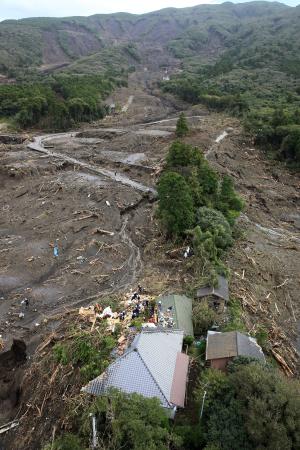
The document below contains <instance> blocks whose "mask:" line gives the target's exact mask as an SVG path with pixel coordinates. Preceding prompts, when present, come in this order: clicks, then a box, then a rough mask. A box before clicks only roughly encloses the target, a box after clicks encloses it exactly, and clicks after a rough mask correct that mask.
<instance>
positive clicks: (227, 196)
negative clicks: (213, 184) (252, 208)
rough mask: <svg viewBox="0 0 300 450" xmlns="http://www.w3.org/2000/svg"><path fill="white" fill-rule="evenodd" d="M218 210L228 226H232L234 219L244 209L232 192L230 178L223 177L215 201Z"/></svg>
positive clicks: (232, 187)
mask: <svg viewBox="0 0 300 450" xmlns="http://www.w3.org/2000/svg"><path fill="white" fill-rule="evenodd" d="M217 207H218V210H219V211H221V212H222V213H223V214H224V216H225V217H226V219H227V220H228V222H229V223H230V225H234V221H235V219H236V218H237V217H238V216H239V214H240V212H241V211H242V210H243V208H244V202H243V200H242V199H241V198H240V197H239V195H237V193H236V192H235V190H234V185H233V181H232V178H230V177H229V176H227V175H225V176H224V178H223V180H222V183H221V188H220V192H219V195H218V200H217Z"/></svg>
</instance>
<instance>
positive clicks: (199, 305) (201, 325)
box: [193, 300, 217, 335]
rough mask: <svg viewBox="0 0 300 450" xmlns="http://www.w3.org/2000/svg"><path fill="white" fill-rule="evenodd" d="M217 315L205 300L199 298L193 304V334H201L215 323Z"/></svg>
mask: <svg viewBox="0 0 300 450" xmlns="http://www.w3.org/2000/svg"><path fill="white" fill-rule="evenodd" d="M216 319H217V315H216V313H215V311H214V310H213V309H212V308H210V307H209V305H208V303H207V301H205V300H201V301H197V302H195V304H194V305H193V324H194V330H195V334H197V335H202V334H205V333H206V332H207V330H208V329H209V328H210V327H211V326H212V325H213V324H214V323H215V321H216Z"/></svg>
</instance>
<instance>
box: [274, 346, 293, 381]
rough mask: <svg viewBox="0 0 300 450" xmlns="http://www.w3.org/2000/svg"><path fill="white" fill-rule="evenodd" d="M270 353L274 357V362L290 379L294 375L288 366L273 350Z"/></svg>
mask: <svg viewBox="0 0 300 450" xmlns="http://www.w3.org/2000/svg"><path fill="white" fill-rule="evenodd" d="M271 353H272V355H273V356H274V358H275V359H276V361H277V362H278V363H279V364H280V366H281V367H282V369H283V371H284V373H285V374H286V375H287V376H288V377H290V376H293V375H294V373H293V371H292V370H291V368H290V367H289V365H288V364H287V362H286V361H285V360H284V359H283V357H282V356H281V355H280V354H279V353H277V352H276V351H275V350H274V349H273V348H272V349H271Z"/></svg>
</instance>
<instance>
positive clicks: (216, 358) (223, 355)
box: [205, 331, 265, 371]
mask: <svg viewBox="0 0 300 450" xmlns="http://www.w3.org/2000/svg"><path fill="white" fill-rule="evenodd" d="M236 356H248V357H251V358H256V359H258V360H260V361H263V362H265V356H264V353H263V351H262V349H261V347H260V346H259V345H258V344H257V342H256V339H254V338H253V337H251V336H247V335H246V334H243V333H240V332H239V331H229V332H226V333H219V332H215V331H208V333H207V341H206V357H205V359H206V363H207V364H208V365H209V366H210V367H212V368H214V369H219V370H223V371H225V370H226V367H227V364H228V362H229V361H232V359H233V358H235V357H236Z"/></svg>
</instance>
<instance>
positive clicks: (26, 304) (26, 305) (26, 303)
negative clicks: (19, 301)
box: [24, 298, 29, 309]
mask: <svg viewBox="0 0 300 450" xmlns="http://www.w3.org/2000/svg"><path fill="white" fill-rule="evenodd" d="M24 305H25V308H26V309H28V308H29V300H28V298H25V300H24Z"/></svg>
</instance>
